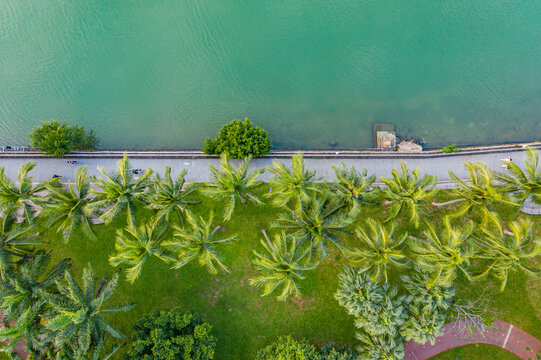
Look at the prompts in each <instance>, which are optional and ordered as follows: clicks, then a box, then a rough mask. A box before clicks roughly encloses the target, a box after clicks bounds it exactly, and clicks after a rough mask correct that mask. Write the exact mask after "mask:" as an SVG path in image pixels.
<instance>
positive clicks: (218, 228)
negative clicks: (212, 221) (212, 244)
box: [209, 225, 222, 238]
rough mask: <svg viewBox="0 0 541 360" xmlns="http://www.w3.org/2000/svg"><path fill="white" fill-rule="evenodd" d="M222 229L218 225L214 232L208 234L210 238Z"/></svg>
mask: <svg viewBox="0 0 541 360" xmlns="http://www.w3.org/2000/svg"><path fill="white" fill-rule="evenodd" d="M221 228H222V227H221V226H220V225H218V226H216V228H215V229H214V230H212V232H211V233H210V236H209V238H210V237H212V235H214V234H215V233H216V231H218V230H220V229H221Z"/></svg>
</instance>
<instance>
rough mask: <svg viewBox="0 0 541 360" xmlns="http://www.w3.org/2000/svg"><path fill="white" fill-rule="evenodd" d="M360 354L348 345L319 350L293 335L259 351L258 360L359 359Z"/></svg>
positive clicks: (332, 345) (279, 339) (283, 337)
mask: <svg viewBox="0 0 541 360" xmlns="http://www.w3.org/2000/svg"><path fill="white" fill-rule="evenodd" d="M357 359H358V356H357V355H356V354H355V353H354V352H353V350H351V349H350V348H347V347H339V346H335V345H334V344H332V343H331V344H328V345H325V346H323V347H322V348H321V352H318V351H317V349H316V347H315V346H314V345H312V344H310V343H309V342H308V341H306V340H302V341H296V340H294V339H293V338H292V337H291V336H281V337H280V338H278V341H276V342H275V343H273V344H271V345H269V346H267V347H266V348H264V349H263V350H260V351H259V352H258V353H257V357H256V360H357Z"/></svg>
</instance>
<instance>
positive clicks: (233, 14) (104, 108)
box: [0, 0, 541, 149]
mask: <svg viewBox="0 0 541 360" xmlns="http://www.w3.org/2000/svg"><path fill="white" fill-rule="evenodd" d="M244 116H248V117H250V118H251V119H252V120H253V121H254V122H255V123H257V124H259V125H261V126H263V127H264V128H265V129H267V130H268V131H269V132H270V134H271V137H272V139H273V143H274V145H275V147H276V148H301V149H306V148H314V149H315V148H328V147H330V143H331V142H337V148H366V147H372V127H373V124H374V123H391V124H395V125H396V127H397V130H398V133H399V135H401V136H403V137H415V138H420V139H422V140H423V141H424V142H425V144H426V146H427V147H439V146H442V145H445V144H448V143H456V144H489V143H503V142H512V141H528V140H539V139H540V135H539V134H540V133H541V131H540V130H541V1H539V0H520V1H512V0H505V1H503V0H474V1H472V0H452V1H450V0H385V1H383V0H377V1H376V0H339V1H334V0H271V1H261V0H242V1H241V0H229V1H224V0H204V1H203V0H152V1H139V0H115V1H111V0H92V1H88V0H54V1H51V0H0V145H23V144H27V143H28V140H27V133H28V132H29V131H30V129H31V128H32V127H33V126H35V125H36V124H37V123H38V122H39V120H49V119H54V118H56V119H61V120H69V121H70V122H72V123H77V124H84V125H85V126H86V127H87V128H90V129H94V130H95V131H96V132H97V134H98V136H99V137H100V139H101V147H102V148H116V149H118V148H131V149H136V148H138V149H150V148H153V149H193V148H199V147H200V146H201V145H202V143H203V140H204V138H205V137H207V136H213V135H214V134H215V133H216V131H217V130H218V128H219V127H220V125H221V124H223V123H226V122H228V121H229V120H231V119H233V118H238V117H244Z"/></svg>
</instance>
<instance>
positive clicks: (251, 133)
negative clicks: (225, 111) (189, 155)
mask: <svg viewBox="0 0 541 360" xmlns="http://www.w3.org/2000/svg"><path fill="white" fill-rule="evenodd" d="M270 149H271V142H270V139H269V133H268V132H267V131H265V130H263V129H262V128H260V127H259V126H255V125H254V124H252V121H251V120H250V119H248V118H245V119H244V121H241V120H233V121H232V122H230V123H229V124H227V125H224V126H222V128H221V129H220V131H219V132H218V135H217V136H216V138H215V139H214V140H211V139H209V138H207V139H206V140H205V145H204V147H203V149H201V150H202V151H203V152H204V153H205V154H226V155H227V156H228V157H229V158H234V159H242V158H246V157H248V156H252V157H258V156H262V155H265V154H268V153H269V151H270Z"/></svg>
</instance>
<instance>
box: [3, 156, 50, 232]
mask: <svg viewBox="0 0 541 360" xmlns="http://www.w3.org/2000/svg"><path fill="white" fill-rule="evenodd" d="M35 167H36V162H34V161H29V162H27V163H24V164H23V165H21V167H20V168H19V171H18V173H17V179H18V180H19V181H18V183H14V182H13V181H11V180H10V179H9V178H8V177H7V176H5V175H4V168H0V212H6V211H9V212H11V211H16V212H17V211H19V210H22V212H23V217H24V221H25V222H26V223H27V224H30V223H32V220H33V218H34V216H35V214H36V210H37V207H39V206H41V205H42V204H43V201H44V197H43V194H42V192H43V191H44V190H45V185H46V184H47V183H51V182H52V180H49V181H46V182H43V183H39V184H37V185H34V184H33V182H32V177H30V176H28V173H29V172H30V171H32V170H33V169H34V168H35ZM55 180H56V179H55Z"/></svg>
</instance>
